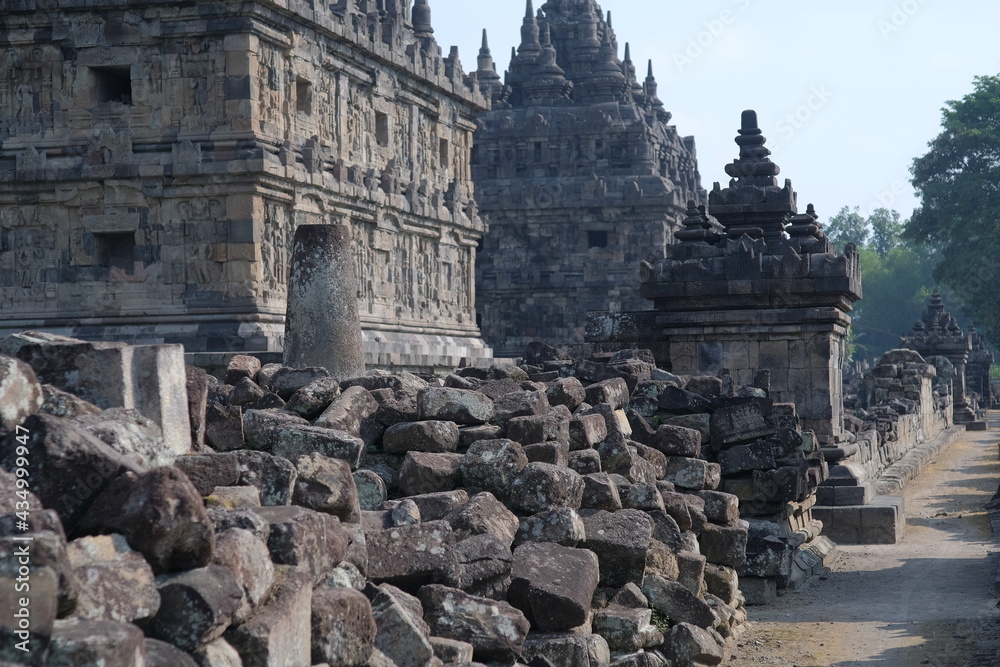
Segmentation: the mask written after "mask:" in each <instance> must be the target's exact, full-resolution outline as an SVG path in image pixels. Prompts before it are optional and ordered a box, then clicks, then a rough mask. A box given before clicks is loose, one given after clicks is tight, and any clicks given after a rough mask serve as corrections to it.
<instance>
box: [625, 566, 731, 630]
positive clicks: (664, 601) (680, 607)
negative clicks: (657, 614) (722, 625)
mask: <svg viewBox="0 0 1000 667" xmlns="http://www.w3.org/2000/svg"><path fill="white" fill-rule="evenodd" d="M642 592H643V594H644V595H645V596H646V598H647V599H648V600H649V603H650V604H651V605H652V606H653V608H654V609H658V610H659V611H661V612H663V613H664V614H666V616H667V617H668V618H669V619H670V620H671V621H673V622H674V623H691V624H692V625H697V626H698V627H701V628H710V627H712V625H714V624H715V615H714V614H713V613H712V608H711V607H709V606H708V604H707V603H706V602H705V601H704V600H701V599H699V598H698V597H697V596H696V595H695V594H694V593H692V592H691V591H690V590H688V589H687V588H685V587H684V586H683V585H682V584H680V583H678V582H676V581H671V580H669V579H665V578H663V577H661V576H659V575H656V574H650V575H647V576H646V578H645V579H644V580H643V582H642Z"/></svg>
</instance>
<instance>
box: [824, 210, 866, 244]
mask: <svg viewBox="0 0 1000 667" xmlns="http://www.w3.org/2000/svg"><path fill="white" fill-rule="evenodd" d="M823 231H824V232H825V233H826V236H827V238H829V239H830V242H831V243H833V244H834V245H835V246H837V247H838V248H840V249H841V250H842V249H843V248H844V246H846V245H847V244H848V243H853V244H854V245H856V246H859V247H860V246H863V245H865V242H866V241H867V240H868V225H867V223H866V222H865V219H864V218H863V217H862V216H861V213H859V212H858V207H857V206H855V207H854V208H853V209H851V208H848V207H847V206H845V207H844V208H842V209H840V212H839V213H837V215H835V216H833V217H832V218H830V221H829V222H827V223H826V227H825V228H824V230H823Z"/></svg>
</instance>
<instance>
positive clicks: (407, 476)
mask: <svg viewBox="0 0 1000 667" xmlns="http://www.w3.org/2000/svg"><path fill="white" fill-rule="evenodd" d="M462 460H463V457H462V455H461V454H432V453H423V452H409V453H408V454H407V455H406V457H405V458H404V459H403V467H402V468H400V470H399V488H400V489H401V490H402V491H403V493H405V494H406V495H408V496H409V495H413V496H415V495H420V494H432V493H437V492H447V491H452V490H454V489H455V488H456V487H458V486H459V485H461V483H462V470H461V466H462ZM421 516H423V513H422V512H421ZM438 518H440V517H438Z"/></svg>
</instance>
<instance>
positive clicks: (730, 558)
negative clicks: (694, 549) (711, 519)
mask: <svg viewBox="0 0 1000 667" xmlns="http://www.w3.org/2000/svg"><path fill="white" fill-rule="evenodd" d="M698 544H700V545H701V553H703V554H704V555H705V557H706V558H707V559H708V561H709V562H710V563H716V564H717V565H728V566H729V567H734V568H738V567H739V566H741V565H743V561H744V560H746V551H747V524H746V522H745V521H739V520H737V521H734V522H732V523H730V524H727V525H725V526H719V525H716V524H711V523H710V524H707V525H706V526H705V528H704V530H702V531H701V533H700V534H699V535H698Z"/></svg>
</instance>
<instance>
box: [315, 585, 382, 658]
mask: <svg viewBox="0 0 1000 667" xmlns="http://www.w3.org/2000/svg"><path fill="white" fill-rule="evenodd" d="M311 623H312V632H311V637H312V662H313V663H314V664H319V663H321V662H325V663H329V664H331V665H359V664H364V663H365V662H367V660H368V658H369V657H371V654H372V651H373V650H374V648H375V634H376V632H377V631H378V628H377V626H376V625H375V616H374V615H373V614H372V607H371V603H370V602H369V601H368V598H366V597H365V596H364V595H363V594H361V593H360V592H359V591H355V590H352V589H349V588H333V587H330V586H319V587H318V588H316V589H314V590H313V594H312V614H311Z"/></svg>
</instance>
